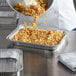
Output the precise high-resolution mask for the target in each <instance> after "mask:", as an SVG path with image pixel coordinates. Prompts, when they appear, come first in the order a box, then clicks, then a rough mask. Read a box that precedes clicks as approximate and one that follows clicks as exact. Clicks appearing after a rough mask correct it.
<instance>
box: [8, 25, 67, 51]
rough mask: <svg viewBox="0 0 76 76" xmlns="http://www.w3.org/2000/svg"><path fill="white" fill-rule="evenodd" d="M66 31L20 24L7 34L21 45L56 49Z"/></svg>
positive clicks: (11, 39)
mask: <svg viewBox="0 0 76 76" xmlns="http://www.w3.org/2000/svg"><path fill="white" fill-rule="evenodd" d="M66 33H67V31H65V30H58V29H53V30H46V29H45V30H44V29H41V28H39V29H34V28H32V27H27V28H25V27H24V25H19V26H18V27H17V28H16V29H15V30H14V31H13V32H12V33H11V34H9V35H8V36H7V39H8V40H10V41H12V42H14V43H16V45H19V46H24V47H30V48H37V49H45V50H54V49H56V48H57V47H58V45H60V43H61V41H62V39H63V38H64V36H65V35H66Z"/></svg>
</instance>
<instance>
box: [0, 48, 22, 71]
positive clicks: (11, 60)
mask: <svg viewBox="0 0 76 76" xmlns="http://www.w3.org/2000/svg"><path fill="white" fill-rule="evenodd" d="M22 69H23V52H22V50H20V49H0V72H18V71H21V70H22Z"/></svg>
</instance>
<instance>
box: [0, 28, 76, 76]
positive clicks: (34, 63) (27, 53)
mask: <svg viewBox="0 0 76 76" xmlns="http://www.w3.org/2000/svg"><path fill="white" fill-rule="evenodd" d="M12 30H13V29H10V28H9V29H1V28H0V48H21V49H22V50H23V52H24V58H23V59H24V70H23V74H22V75H21V76H76V73H73V72H71V71H70V70H69V69H68V68H66V67H65V66H64V65H62V64H61V63H59V62H58V60H57V56H58V54H60V53H63V52H71V51H73V50H74V51H75V50H76V47H75V45H76V41H75V40H74V36H72V38H73V40H74V41H73V40H72V39H71V37H70V39H71V40H69V39H68V40H69V45H67V46H66V47H65V48H63V49H61V50H57V51H53V52H50V51H47V50H45V51H43V50H39V49H38V50H37V49H28V48H26V47H25V48H23V47H18V46H11V45H12V43H10V41H7V40H6V36H7V35H8V34H9V33H11V31H12ZM70 34H71V35H72V33H70ZM74 35H75V34H74ZM71 41H72V42H71ZM70 43H71V44H70ZM0 76H1V75H0ZM3 76H4V75H3ZM5 76H8V75H7V74H6V75H5Z"/></svg>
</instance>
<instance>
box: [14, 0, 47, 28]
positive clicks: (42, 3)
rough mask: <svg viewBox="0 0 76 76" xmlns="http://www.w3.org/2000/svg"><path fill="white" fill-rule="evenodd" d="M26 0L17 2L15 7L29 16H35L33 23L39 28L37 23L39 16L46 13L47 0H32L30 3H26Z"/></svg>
mask: <svg viewBox="0 0 76 76" xmlns="http://www.w3.org/2000/svg"><path fill="white" fill-rule="evenodd" d="M25 2H26V0H23V1H22V2H19V3H17V4H16V5H15V6H14V8H15V9H16V10H17V11H19V12H21V13H23V14H25V15H28V16H33V17H34V20H33V22H32V24H31V26H33V27H34V28H35V29H36V28H37V26H36V23H37V21H38V18H39V16H41V14H43V13H45V11H46V9H47V0H30V3H29V4H28V0H27V3H25Z"/></svg>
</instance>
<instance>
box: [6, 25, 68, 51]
mask: <svg viewBox="0 0 76 76" xmlns="http://www.w3.org/2000/svg"><path fill="white" fill-rule="evenodd" d="M22 28H24V26H23V24H22V25H18V27H17V28H16V29H15V30H14V31H13V32H12V33H11V34H9V35H8V36H7V37H6V39H7V40H10V41H12V42H13V43H14V44H15V45H17V46H19V47H20V46H21V47H27V48H35V49H41V50H49V51H52V50H55V49H56V48H57V47H58V46H59V45H60V43H61V42H60V43H59V44H58V45H54V46H49V45H41V44H34V43H28V42H22V41H16V40H11V39H12V37H13V36H14V35H15V34H16V33H18V32H19V30H20V29H22ZM39 29H45V28H44V27H42V28H41V27H40V28H39ZM47 29H49V28H47ZM47 29H46V30H47ZM50 30H57V31H60V32H63V33H64V34H66V33H67V30H58V29H50ZM61 41H62V40H61Z"/></svg>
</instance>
